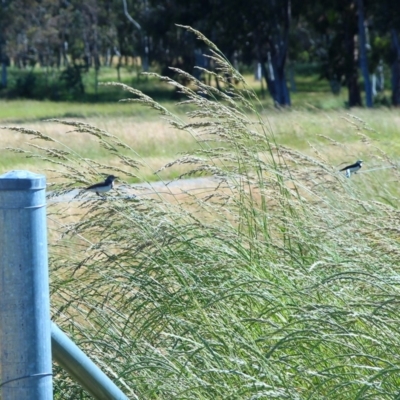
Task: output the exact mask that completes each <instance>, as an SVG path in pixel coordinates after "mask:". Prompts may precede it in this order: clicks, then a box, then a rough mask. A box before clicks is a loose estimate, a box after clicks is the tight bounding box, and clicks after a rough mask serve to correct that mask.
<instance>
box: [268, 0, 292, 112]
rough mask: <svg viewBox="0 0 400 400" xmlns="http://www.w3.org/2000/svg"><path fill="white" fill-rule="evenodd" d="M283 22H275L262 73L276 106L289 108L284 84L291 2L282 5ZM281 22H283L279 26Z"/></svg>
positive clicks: (288, 96) (285, 83)
mask: <svg viewBox="0 0 400 400" xmlns="http://www.w3.org/2000/svg"><path fill="white" fill-rule="evenodd" d="M283 7H284V8H283V10H281V11H283V14H282V15H283V20H282V21H278V20H277V21H276V25H275V27H274V33H275V34H274V35H272V37H271V39H270V41H269V48H270V51H268V55H267V56H268V71H267V70H266V68H265V65H264V64H263V73H264V77H265V80H266V82H267V85H268V90H269V92H270V93H271V96H272V98H273V99H274V102H275V105H276V106H290V94H289V89H288V87H287V82H286V74H285V63H286V56H287V49H288V36H289V27H290V19H291V1H290V0H287V1H285V3H284V5H283ZM281 22H283V23H282V24H281ZM267 72H268V73H267Z"/></svg>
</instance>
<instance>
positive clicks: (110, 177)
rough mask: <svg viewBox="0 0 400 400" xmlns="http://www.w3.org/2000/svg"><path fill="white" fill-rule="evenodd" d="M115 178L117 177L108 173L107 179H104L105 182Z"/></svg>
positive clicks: (112, 180) (110, 181)
mask: <svg viewBox="0 0 400 400" xmlns="http://www.w3.org/2000/svg"><path fill="white" fill-rule="evenodd" d="M115 179H117V177H116V176H114V175H108V176H107V179H106V183H112V182H114V181H115Z"/></svg>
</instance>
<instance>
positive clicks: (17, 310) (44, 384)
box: [0, 171, 53, 400]
mask: <svg viewBox="0 0 400 400" xmlns="http://www.w3.org/2000/svg"><path fill="white" fill-rule="evenodd" d="M45 189H46V178H45V177H44V176H43V175H38V174H34V173H31V172H28V171H11V172H8V173H6V174H3V175H1V176H0V369H1V382H0V385H1V386H0V397H1V399H2V400H33V399H34V400H51V399H53V384H52V368H51V367H52V364H51V333H50V329H51V328H50V305H49V278H48V276H49V275H48V265H47V232H46V209H45V205H46V195H45V191H46V190H45Z"/></svg>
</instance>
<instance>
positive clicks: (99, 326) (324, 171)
mask: <svg viewBox="0 0 400 400" xmlns="http://www.w3.org/2000/svg"><path fill="white" fill-rule="evenodd" d="M194 33H195V34H196V35H197V37H198V38H200V39H202V40H203V41H205V43H206V44H208V45H209V46H210V47H211V49H212V51H213V56H212V57H213V59H214V62H216V63H217V65H218V66H219V79H220V80H221V84H222V87H223V89H222V90H221V91H220V90H217V89H216V88H214V87H209V86H207V85H205V84H204V83H202V82H199V81H196V80H195V79H194V78H193V77H191V76H190V75H189V74H187V73H185V72H184V71H178V72H179V73H180V74H182V75H184V76H185V77H186V78H187V79H190V80H191V81H192V84H193V85H192V86H191V87H192V89H190V88H187V87H184V86H181V85H180V84H179V83H177V82H175V81H172V80H170V79H168V78H161V79H163V80H165V81H167V82H168V83H169V84H171V85H174V86H176V87H177V88H178V90H179V91H181V92H182V93H183V94H185V95H186V98H187V100H186V101H184V104H187V103H190V104H191V105H193V106H194V107H195V109H194V111H192V112H190V113H188V115H187V117H188V118H187V120H182V119H181V118H180V117H177V116H176V115H174V114H172V113H170V112H169V111H168V110H167V109H166V108H164V107H163V106H161V105H160V104H158V103H156V102H154V101H153V100H152V99H151V98H149V97H147V96H145V95H143V94H142V93H141V92H139V91H137V90H135V89H133V88H130V87H127V86H125V85H121V84H114V85H116V86H120V87H121V88H122V89H124V90H126V91H127V92H128V93H129V95H133V96H135V98H134V99H128V100H127V101H136V102H139V103H141V104H143V105H144V106H148V107H151V108H153V109H156V110H157V111H159V112H160V114H161V115H162V116H163V118H166V119H167V120H168V121H169V122H170V123H171V124H172V126H174V127H175V128H176V129H179V130H183V131H185V132H187V133H188V135H192V136H193V137H195V138H196V139H197V140H198V142H199V149H198V150H196V151H195V152H192V153H190V154H183V155H181V156H180V157H179V158H178V159H177V160H176V161H175V162H172V163H170V164H169V165H167V166H166V168H168V167H170V166H173V165H175V164H187V165H189V166H191V167H192V168H191V170H190V172H188V173H185V174H184V175H183V176H182V177H187V176H190V177H195V176H199V175H202V174H207V175H210V174H211V175H212V176H213V177H214V178H215V180H216V181H217V183H218V184H217V185H215V186H213V187H211V188H208V189H207V188H204V190H203V191H201V192H191V191H188V192H184V193H180V194H179V195H178V194H177V192H176V191H174V190H173V189H172V188H170V187H169V186H165V187H164V188H163V189H162V190H161V191H160V190H159V189H158V188H156V187H154V189H153V191H150V192H149V189H148V188H146V192H140V191H139V190H138V191H137V193H136V194H137V195H138V196H137V197H135V198H133V197H132V196H129V195H127V192H126V190H123V188H121V187H120V189H119V190H117V191H116V194H113V195H109V196H108V197H107V200H101V199H99V198H95V197H94V196H90V195H85V194H80V195H78V196H77V197H75V198H74V199H73V200H72V201H68V202H65V203H59V202H55V203H51V202H50V203H49V225H50V228H51V231H50V237H51V247H50V253H51V260H50V266H51V292H52V315H53V319H54V320H55V321H56V322H57V323H58V324H59V325H60V326H61V327H62V329H64V330H65V331H66V332H67V333H68V334H70V335H71V336H72V337H73V338H74V340H76V341H77V342H78V343H79V345H80V346H81V347H82V348H83V349H84V350H85V351H86V352H87V353H88V354H89V355H90V357H91V358H92V359H93V360H94V361H95V362H97V363H98V364H99V365H100V366H101V367H102V368H103V369H104V370H105V372H106V373H107V374H109V376H110V377H111V378H112V379H114V381H115V382H116V383H117V384H118V385H119V386H120V387H121V389H122V390H124V391H125V392H126V393H127V395H128V396H129V397H130V398H132V399H134V398H141V399H273V398H276V399H341V400H343V399H366V398H369V399H393V398H397V397H398V396H399V385H400V379H399V376H400V375H399V361H400V356H399V354H400V329H399V326H400V317H399V313H398V305H399V302H400V286H399V284H400V279H399V276H400V275H399V269H400V265H399V253H400V243H399V229H398V223H399V220H400V212H399V210H398V207H397V200H398V197H397V195H398V194H397V192H396V190H395V189H394V190H393V187H392V186H387V185H385V184H384V181H383V179H386V181H387V180H396V181H397V180H398V178H399V176H398V171H397V169H396V168H392V169H387V170H383V171H382V174H381V175H379V176H378V178H376V175H374V174H359V175H356V176H353V177H352V178H351V179H346V178H345V177H344V176H342V175H340V174H339V173H338V172H337V171H336V170H335V169H334V168H332V167H331V166H330V165H328V164H327V163H326V162H324V161H323V158H322V157H320V156H319V155H318V153H316V155H315V157H311V156H310V155H305V154H302V153H300V152H298V151H295V150H293V149H291V148H290V147H288V146H285V147H284V146H280V145H278V144H277V143H276V141H275V139H274V135H273V132H272V130H271V129H270V128H269V123H268V121H264V120H263V119H262V118H261V117H260V115H258V114H257V113H256V111H255V110H256V109H257V107H258V106H257V99H256V98H255V97H254V96H253V94H252V92H251V91H249V90H248V89H247V86H246V83H245V82H244V81H243V78H242V77H241V76H240V75H239V74H238V73H237V71H235V70H234V69H233V68H232V67H231V65H230V64H229V63H228V62H227V61H226V60H225V59H224V58H223V56H222V55H221V54H220V52H219V51H218V49H217V48H216V47H215V46H214V45H213V44H212V43H210V42H209V41H208V40H207V39H206V38H204V37H202V35H201V34H200V33H198V32H196V31H194ZM234 80H236V81H238V82H240V83H241V85H242V89H241V90H237V89H235V87H234V86H233V85H232V84H231V82H233V81H234ZM193 88H195V89H193ZM59 123H60V124H69V125H70V126H71V129H73V130H75V131H78V132H81V133H82V135H91V136H93V137H96V138H97V139H98V141H99V143H100V144H101V145H102V146H103V147H104V148H105V149H107V150H108V151H110V152H112V153H114V154H116V155H117V156H118V155H119V156H120V159H121V162H122V163H124V164H125V167H124V168H119V170H118V171H116V169H115V167H113V168H110V167H108V166H107V165H104V166H103V165H101V164H100V163H98V162H93V161H92V160H90V159H82V158H81V157H79V154H78V153H74V152H71V151H70V150H69V148H68V146H67V144H65V146H64V147H63V150H62V151H61V150H60V144H57V146H54V149H52V148H53V145H52V144H53V142H52V140H53V139H52V138H51V137H48V136H43V135H42V134H41V133H40V132H37V131H23V133H26V134H29V135H32V136H33V137H35V138H37V139H38V140H42V142H43V145H39V146H38V147H37V148H36V151H37V153H38V154H37V155H39V156H40V157H42V158H43V157H44V158H47V159H48V160H49V162H52V163H53V165H54V171H53V174H56V173H58V174H59V178H58V179H55V180H54V182H52V184H53V187H52V190H53V194H52V196H53V197H55V196H56V195H58V194H59V195H63V194H64V193H65V191H67V190H69V189H70V188H72V187H74V186H76V184H77V182H78V183H80V184H86V183H89V182H92V181H93V180H95V179H96V178H97V177H98V174H99V173H100V172H105V173H106V172H107V173H108V172H111V171H112V172H115V173H116V174H118V175H119V176H122V177H124V176H125V177H127V176H130V175H135V176H138V177H139V178H140V168H141V166H140V163H138V155H137V154H136V153H135V151H134V149H127V148H126V147H127V145H126V144H124V143H123V142H121V141H120V140H119V138H118V137H116V136H114V135H112V134H110V133H108V132H105V131H102V130H99V129H97V128H95V127H93V126H89V125H85V124H82V123H71V122H67V121H59ZM355 124H356V125H357V128H358V129H359V132H360V140H369V139H368V138H369V136H368V135H369V133H370V132H369V131H368V130H367V129H365V128H367V127H365V125H364V124H363V123H362V121H358V120H357V119H355ZM16 129H17V130H19V131H21V130H20V129H19V128H16ZM371 140H372V139H371ZM120 149H123V150H124V152H123V153H120ZM126 150H130V151H131V157H128V156H127V155H126ZM376 151H377V152H378V154H377V155H378V156H379V157H381V158H382V159H383V158H384V157H386V156H385V155H384V154H383V153H379V151H378V150H376ZM385 160H386V161H387V162H388V163H392V164H391V166H393V167H396V164H394V163H393V162H392V161H391V160H390V159H389V158H387V157H386V158H385ZM378 195H379V196H380V197H379V198H378V197H377V196H378ZM61 199H63V197H61ZM55 388H56V398H59V399H76V398H85V395H84V394H83V393H82V392H81V389H80V388H78V387H76V386H75V385H74V384H73V383H72V382H71V381H70V380H69V379H68V377H67V376H66V375H65V373H64V372H63V371H61V370H58V369H57V375H56V379H55Z"/></svg>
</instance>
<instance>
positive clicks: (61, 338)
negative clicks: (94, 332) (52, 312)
mask: <svg viewBox="0 0 400 400" xmlns="http://www.w3.org/2000/svg"><path fill="white" fill-rule="evenodd" d="M51 345H52V352H53V360H54V361H56V362H57V363H58V364H59V365H60V366H61V367H62V368H63V369H65V370H66V371H67V372H68V373H69V374H70V376H71V378H72V379H73V380H74V381H75V382H78V383H79V384H80V385H81V386H82V387H83V388H84V389H85V390H86V391H87V392H88V393H89V394H91V395H92V396H93V397H94V398H95V399H98V400H128V397H126V396H125V394H124V393H123V392H122V391H121V390H120V389H119V388H118V386H116V385H115V383H114V382H113V381H112V380H111V379H110V378H109V377H108V376H107V375H106V374H105V373H104V372H103V371H101V369H100V368H99V367H98V366H97V365H96V364H95V363H94V362H93V361H92V360H91V359H90V358H89V357H88V356H87V355H86V354H85V353H84V352H83V351H82V350H81V349H80V348H79V347H78V346H77V345H76V344H75V343H74V342H73V341H72V340H71V339H70V338H69V337H68V336H67V335H66V334H65V333H64V332H63V331H62V330H61V329H60V328H59V327H58V326H57V325H56V324H55V323H54V322H52V323H51Z"/></svg>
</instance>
